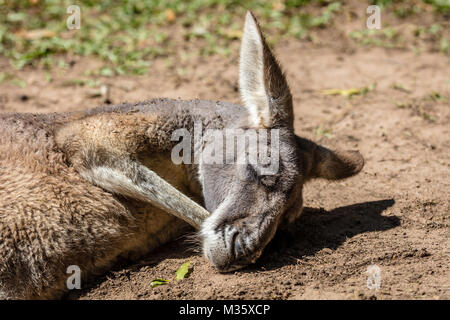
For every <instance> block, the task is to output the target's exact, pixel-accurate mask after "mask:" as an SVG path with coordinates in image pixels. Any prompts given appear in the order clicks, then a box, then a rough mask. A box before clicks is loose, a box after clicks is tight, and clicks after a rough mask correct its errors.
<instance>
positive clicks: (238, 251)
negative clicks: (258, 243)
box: [234, 238, 244, 258]
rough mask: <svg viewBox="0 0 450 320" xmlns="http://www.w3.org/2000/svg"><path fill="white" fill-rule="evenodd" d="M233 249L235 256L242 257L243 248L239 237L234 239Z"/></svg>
mask: <svg viewBox="0 0 450 320" xmlns="http://www.w3.org/2000/svg"><path fill="white" fill-rule="evenodd" d="M234 251H235V257H236V258H239V257H242V256H243V255H244V250H243V248H242V245H241V241H240V240H239V238H237V239H236V241H235V242H234Z"/></svg>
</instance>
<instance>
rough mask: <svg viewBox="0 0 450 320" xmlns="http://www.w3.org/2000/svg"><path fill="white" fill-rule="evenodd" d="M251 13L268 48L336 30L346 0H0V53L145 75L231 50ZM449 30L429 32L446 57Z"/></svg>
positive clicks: (414, 5) (436, 0)
mask: <svg viewBox="0 0 450 320" xmlns="http://www.w3.org/2000/svg"><path fill="white" fill-rule="evenodd" d="M367 3H368V4H371V3H374V4H378V5H381V6H382V7H383V10H387V9H388V8H393V9H394V10H397V11H398V16H405V17H406V16H409V15H412V14H415V13H417V12H419V11H420V10H422V9H421V8H422V7H423V6H424V5H425V6H430V7H431V8H432V9H433V11H434V12H435V13H436V14H444V15H445V14H449V8H450V0H433V1H431V0H423V1H420V0H403V1H393V0H377V1H373V0H368V1H367ZM424 3H425V4H424ZM73 4H77V5H79V6H80V8H81V29H79V30H68V29H67V26H66V20H67V18H68V16H69V15H68V13H67V12H66V10H67V7H68V6H69V5H73ZM419 4H420V6H419ZM247 9H251V10H252V11H254V12H255V14H256V15H257V16H258V18H259V20H260V22H261V24H262V25H263V29H264V30H265V31H267V32H268V33H269V36H268V40H269V42H270V43H273V42H276V41H278V40H279V39H281V38H283V37H294V38H298V39H307V40H308V39H309V40H311V39H314V37H315V35H314V34H313V30H316V29H324V28H328V27H330V26H333V24H334V23H335V20H336V18H337V17H338V16H339V15H341V16H344V13H345V11H346V10H347V9H346V8H345V1H333V0H272V1H269V0H262V1H257V0H230V1H226V0H166V1H164V0H148V1H144V0H124V1H115V0H104V1H94V0H79V1H72V0H0V55H3V56H5V57H7V58H8V59H9V61H10V62H11V64H12V65H13V66H14V67H16V68H17V69H21V68H23V67H25V66H27V65H38V66H41V67H44V68H48V69H50V68H52V67H58V68H61V69H65V68H67V67H68V65H67V63H68V61H69V60H68V59H69V57H70V56H89V57H95V58H98V59H100V61H102V65H101V66H100V67H99V68H98V69H96V70H89V71H87V72H86V75H100V76H105V77H108V76H114V75H117V74H136V75H142V74H146V73H147V72H148V70H149V67H150V65H151V61H153V60H154V59H155V58H158V57H164V58H165V59H167V63H166V64H167V66H168V67H174V66H175V65H177V63H176V61H178V60H182V61H183V60H184V59H186V57H188V56H192V55H194V56H195V55H198V54H199V55H205V56H208V55H215V54H220V55H225V56H227V55H230V54H232V53H234V52H235V51H234V50H233V51H232V50H231V49H232V48H233V47H232V44H233V43H235V42H238V41H239V39H240V37H241V30H242V24H243V17H244V14H245V11H246V10H247ZM347 13H348V12H347ZM436 25H438V24H436ZM439 28H440V29H439ZM444 28H445V26H444V27H443V26H439V25H438V26H437V27H435V28H434V29H432V30H427V29H424V30H425V31H424V32H425V33H427V34H432V33H433V32H434V35H432V36H433V37H434V38H435V40H436V43H438V46H439V48H440V51H441V52H443V53H448V52H449V40H448V37H446V36H445V35H444V34H443V32H442V29H444ZM418 32H419V33H420V32H421V31H420V30H419V31H418ZM349 36H350V38H351V39H353V40H354V41H355V42H356V43H358V44H362V45H374V46H384V47H396V46H398V45H399V44H400V45H401V43H400V42H401V38H400V36H399V34H398V32H397V30H396V29H395V28H394V27H391V28H384V30H381V31H368V30H360V31H355V32H353V33H351V34H349ZM180 43H181V44H180ZM174 68H175V67H174ZM183 72H184V71H183V69H179V73H181V74H182V73H183Z"/></svg>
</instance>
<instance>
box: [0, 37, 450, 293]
mask: <svg viewBox="0 0 450 320" xmlns="http://www.w3.org/2000/svg"><path fill="white" fill-rule="evenodd" d="M237 49H238V47H236V49H235V50H237ZM275 52H276V54H277V55H278V57H279V60H280V61H281V64H282V65H283V66H284V69H285V71H286V73H287V77H288V80H289V83H290V86H291V89H292V93H293V96H294V103H295V129H296V132H297V133H298V134H299V135H302V136H304V137H306V138H310V139H313V140H315V141H317V142H320V143H321V144H324V145H326V146H328V147H340V148H345V149H359V150H360V151H361V152H362V154H363V155H364V157H365V160H366V165H365V167H364V169H363V171H362V172H361V173H360V174H359V175H358V176H356V177H354V178H351V179H349V180H345V181H342V182H335V183H329V182H326V181H313V182H311V183H309V184H308V185H307V186H306V188H305V191H304V199H305V206H306V208H305V211H304V213H303V215H302V216H301V217H300V218H299V220H298V221H296V223H295V224H294V225H292V226H291V227H290V228H289V229H288V230H283V231H280V232H278V234H277V235H276V237H275V239H274V240H273V241H272V242H271V243H270V244H269V246H268V247H267V248H266V250H265V252H264V254H263V256H262V257H261V258H260V259H259V261H258V262H257V263H256V264H255V265H252V266H250V267H248V268H246V269H244V270H241V271H237V272H234V273H230V274H219V273H217V272H216V271H215V270H214V269H213V268H212V267H211V266H210V265H209V264H208V263H207V261H206V260H205V259H204V258H203V257H202V256H201V254H200V252H199V249H198V248H196V247H193V246H192V244H190V242H189V241H187V240H186V239H185V238H182V239H179V240H177V241H174V242H172V243H169V244H167V245H165V246H163V247H161V248H160V249H158V250H157V251H156V252H154V253H153V254H150V255H148V256H147V257H144V259H143V260H142V261H137V262H136V264H125V265H118V266H117V267H116V268H115V270H113V271H111V272H109V273H108V274H106V275H104V276H103V277H100V278H99V279H98V280H97V281H96V282H94V283H90V284H86V286H85V288H84V289H83V290H82V291H81V293H79V294H72V295H70V296H69V297H68V298H76V299H449V298H450V272H449V262H450V232H449V221H450V201H449V200H450V125H449V124H450V57H449V56H448V55H447V56H446V55H444V54H442V53H438V52H432V51H427V52H422V53H421V54H419V55H416V54H415V53H414V52H413V51H412V50H399V49H383V48H367V47H356V46H352V47H349V46H348V45H347V43H345V42H340V41H339V40H336V41H334V42H330V43H329V44H326V45H324V44H322V45H317V44H313V43H307V42H302V41H297V40H289V41H285V42H283V43H281V44H278V46H277V47H276V48H275ZM163 64H164V62H163V61H155V62H154V63H153V65H152V67H151V71H150V73H149V75H148V76H145V77H128V76H120V77H115V78H99V80H100V81H101V82H102V83H105V84H108V85H110V88H111V97H110V100H111V101H112V102H113V103H119V102H124V101H139V100H144V99H149V98H154V97H170V98H183V99H190V98H201V99H211V100H223V101H232V102H239V94H238V92H237V80H238V78H237V77H238V69H237V67H238V64H237V60H236V58H228V59H227V58H223V57H212V58H202V57H198V58H196V59H195V61H194V62H193V61H192V60H191V61H190V64H189V65H187V66H185V67H186V68H187V72H188V73H187V75H185V76H180V75H177V74H176V73H173V72H167V70H166V69H165V68H164V66H163ZM95 66H96V61H95V60H92V59H87V58H76V57H74V59H73V63H72V67H71V68H69V69H68V70H67V71H64V72H61V71H55V72H53V74H52V77H53V81H52V82H50V83H48V82H47V81H46V80H45V79H46V73H45V71H44V70H41V69H36V68H26V69H24V70H22V71H19V72H17V71H14V73H16V74H18V75H20V77H21V78H22V79H24V80H25V81H26V82H27V84H28V85H27V86H26V87H25V88H21V87H18V86H15V85H12V84H10V83H3V84H0V111H21V112H54V111H58V112H62V111H74V110H81V109H86V108H91V107H96V106H98V105H101V104H102V103H103V101H102V98H101V97H93V95H94V94H95V92H94V93H93V90H94V89H92V88H89V87H86V86H68V85H66V84H67V81H68V80H70V79H73V78H77V77H80V75H81V74H82V73H83V72H84V71H86V70H89V69H92V68H94V67H95ZM0 68H1V69H2V70H8V69H10V67H9V64H8V62H7V61H6V60H5V59H0ZM372 83H376V84H377V85H376V88H375V89H374V90H372V91H370V92H369V93H367V94H366V95H359V96H353V97H352V98H351V99H349V98H347V97H343V96H329V95H324V94H323V93H321V92H320V90H323V89H330V88H342V89H347V88H354V87H365V86H369V85H370V84H372ZM188 260H190V261H191V265H192V266H193V271H192V273H191V275H190V277H189V278H187V279H184V280H183V281H171V283H170V284H168V285H165V286H159V287H156V288H151V287H150V282H151V281H152V280H153V279H155V278H165V279H173V278H174V274H175V271H176V270H177V268H178V267H179V266H181V264H182V263H184V262H186V261H188ZM371 265H377V266H378V267H379V268H380V271H381V287H380V289H378V290H370V289H368V287H367V279H368V276H369V275H368V273H367V268H368V267H369V266H371Z"/></svg>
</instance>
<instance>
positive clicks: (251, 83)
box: [0, 12, 364, 299]
mask: <svg viewBox="0 0 450 320" xmlns="http://www.w3.org/2000/svg"><path fill="white" fill-rule="evenodd" d="M240 56H241V57H240V70H239V86H240V92H241V96H242V101H243V106H240V105H234V104H230V103H223V102H213V101H201V100H194V101H180V100H169V99H154V100H150V101H145V102H139V103H135V104H121V105H116V106H108V107H101V108H97V109H93V110H88V111H84V112H76V113H67V114H46V115H41V114H20V113H11V114H8V113H6V114H1V115H0V239H1V241H0V297H1V298H4V299H5V298H6V299H49V298H58V297H60V296H61V295H62V294H63V293H64V292H65V291H67V287H66V280H67V277H68V274H67V273H66V272H67V268H68V267H69V266H71V265H77V266H79V267H80V269H81V271H82V276H83V277H84V278H88V277H91V276H93V275H96V274H99V273H101V272H104V271H105V270H107V268H109V267H110V266H111V265H112V264H113V263H114V261H116V260H117V259H118V258H119V257H127V258H137V257H139V256H142V255H144V254H146V253H147V252H149V251H151V250H152V249H154V248H156V247H157V246H159V245H161V244H163V243H165V242H167V241H169V240H171V239H174V238H176V237H178V236H179V235H181V234H183V233H184V232H186V231H187V230H188V229H189V225H192V226H194V227H195V228H197V229H199V230H200V231H199V235H200V239H201V243H202V248H203V253H204V256H205V258H206V259H207V260H208V261H209V262H210V263H211V264H212V265H213V266H214V267H215V268H216V269H217V270H218V271H220V272H227V271H231V270H235V269H238V268H241V267H244V266H246V265H248V264H250V263H253V262H254V261H255V260H256V259H258V257H259V256H260V255H261V253H262V251H263V250H264V247H265V246H266V245H267V244H268V242H269V241H270V240H271V239H272V237H273V236H274V234H275V232H276V230H277V229H278V227H279V226H280V225H284V224H287V223H289V222H292V221H293V220H295V219H296V217H297V216H298V215H299V214H300V212H301V208H302V186H303V184H304V183H305V182H306V181H307V180H308V179H311V178H325V179H332V180H334V179H342V178H346V177H349V176H352V175H354V174H356V173H358V172H359V171H360V170H361V169H362V167H363V163H364V161H363V158H362V156H361V155H360V154H359V152H357V151H331V150H329V149H326V148H324V147H322V146H319V145H317V144H315V143H314V142H312V141H309V140H306V139H303V138H300V137H298V136H296V135H295V134H294V128H293V106H292V97H291V92H290V90H289V87H288V84H287V82H286V80H285V77H284V75H283V73H282V71H281V68H280V66H279V65H278V63H277V60H276V59H275V57H274V56H273V54H272V53H271V51H270V49H269V47H268V45H267V44H266V42H265V40H264V37H263V35H262V33H261V30H260V28H259V26H258V23H257V21H256V19H255V18H254V16H253V15H252V14H251V13H250V12H249V13H247V16H246V21H245V27H244V33H243V38H242V46H241V52H240ZM198 128H201V129H200V130H201V133H202V134H201V135H194V139H193V140H192V141H190V142H188V145H189V146H191V147H192V149H191V152H198V151H200V152H201V151H204V150H206V149H210V150H211V149H214V150H215V152H216V155H218V153H220V150H219V151H217V148H216V146H217V139H209V138H208V134H207V131H208V130H214V131H213V132H214V134H213V136H215V137H217V136H218V135H219V136H220V135H222V136H223V137H225V136H226V135H227V133H226V132H227V129H239V130H241V131H242V132H244V133H245V132H247V131H249V130H254V131H255V132H259V131H261V132H262V130H266V131H267V132H271V131H273V132H276V133H277V134H276V135H270V138H267V139H265V140H264V139H261V141H263V140H264V141H265V143H266V145H267V147H268V148H269V147H270V149H271V150H272V151H271V152H272V154H271V155H272V156H274V155H275V157H272V158H271V162H277V166H276V167H275V170H272V171H270V170H266V169H267V167H268V166H269V164H268V163H267V162H266V163H259V162H258V161H256V162H255V161H253V162H252V161H248V160H246V161H243V162H242V161H241V162H239V161H235V160H236V155H233V154H231V153H229V152H228V150H227V152H226V156H225V159H224V161H223V163H216V162H213V163H211V161H205V160H204V158H203V157H199V159H198V161H191V162H192V163H190V162H189V161H185V162H183V161H182V162H181V163H180V162H179V161H174V160H173V159H174V152H173V150H174V148H175V147H176V146H179V143H180V140H179V139H178V141H177V139H174V136H177V135H176V132H179V131H178V130H187V131H188V132H193V131H194V130H195V129H198ZM275 130H276V131H275ZM258 141H259V140H258ZM233 145H234V143H233ZM274 146H275V147H276V148H272V147H274ZM251 148H252V146H250V143H246V144H245V146H244V148H241V149H240V150H241V152H242V153H244V154H247V153H249V152H250V151H249V150H250V149H251ZM268 148H267V149H268ZM184 152H186V153H187V151H186V150H183V153H184ZM258 152H259V153H261V152H262V151H261V150H260V149H257V153H258ZM185 155H188V154H183V159H184V156H185ZM238 157H239V155H238ZM204 207H205V208H206V209H205V208H204ZM210 213H211V214H210Z"/></svg>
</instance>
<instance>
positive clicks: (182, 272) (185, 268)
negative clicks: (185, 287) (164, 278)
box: [175, 261, 192, 280]
mask: <svg viewBox="0 0 450 320" xmlns="http://www.w3.org/2000/svg"><path fill="white" fill-rule="evenodd" d="M190 264H191V262H190V261H188V262H185V263H183V264H182V265H181V267H179V268H178V270H177V272H176V273H175V274H176V279H177V280H183V279H184V278H187V277H189V274H190V273H191V272H192V268H189V266H190Z"/></svg>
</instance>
